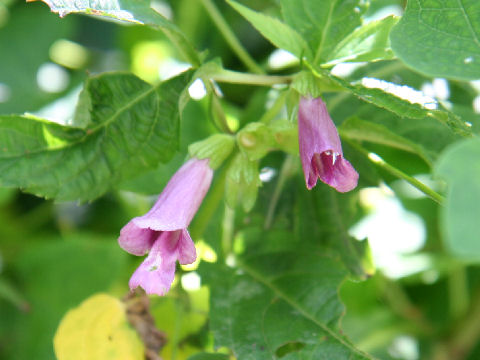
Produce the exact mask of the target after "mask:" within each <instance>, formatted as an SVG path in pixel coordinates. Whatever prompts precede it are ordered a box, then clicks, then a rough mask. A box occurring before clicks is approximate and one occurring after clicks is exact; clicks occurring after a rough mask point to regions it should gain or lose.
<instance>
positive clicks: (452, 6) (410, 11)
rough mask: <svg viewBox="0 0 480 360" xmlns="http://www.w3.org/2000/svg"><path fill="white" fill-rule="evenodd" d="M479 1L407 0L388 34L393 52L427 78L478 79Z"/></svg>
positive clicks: (479, 64)
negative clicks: (401, 13)
mask: <svg viewBox="0 0 480 360" xmlns="http://www.w3.org/2000/svg"><path fill="white" fill-rule="evenodd" d="M479 13H480V2H478V1H477V0H462V1H460V0H444V1H430V0H414V1H412V0H410V1H408V3H407V9H406V11H405V14H404V16H403V17H402V19H401V20H400V22H399V23H398V25H396V26H395V27H394V28H393V29H392V32H391V35H390V38H391V41H392V49H393V51H394V53H395V55H397V56H398V57H399V58H400V59H401V60H402V61H404V62H405V63H406V64H407V65H408V66H410V67H411V68H412V69H415V70H417V71H420V72H422V73H424V74H427V75H430V76H438V77H446V78H451V79H461V80H473V79H479V78H480V35H479V34H480V17H479V16H478V14H479Z"/></svg>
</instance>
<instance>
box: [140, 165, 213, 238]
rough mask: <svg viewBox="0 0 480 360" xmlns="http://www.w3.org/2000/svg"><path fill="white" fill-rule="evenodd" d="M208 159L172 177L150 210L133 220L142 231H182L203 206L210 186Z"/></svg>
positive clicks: (211, 174)
mask: <svg viewBox="0 0 480 360" xmlns="http://www.w3.org/2000/svg"><path fill="white" fill-rule="evenodd" d="M212 177H213V170H212V169H211V168H210V167H209V166H208V159H203V160H198V159H195V158H194V159H191V160H189V161H187V162H186V163H185V164H184V165H183V166H182V167H181V168H180V169H178V171H177V172H176V173H175V174H174V175H173V176H172V178H171V179H170V181H169V182H168V184H167V186H166V187H165V189H164V190H163V191H162V193H161V194H160V196H159V198H158V200H157V202H156V203H155V205H154V206H153V208H152V209H151V210H150V211H149V212H148V213H146V214H145V215H143V216H140V217H137V218H134V219H132V221H133V222H134V223H135V225H137V226H138V227H141V228H150V229H152V230H157V231H173V230H180V229H185V228H187V227H188V225H189V224H190V221H191V220H192V218H193V216H194V215H195V213H196V212H197V210H198V208H199V206H200V204H201V203H202V200H203V198H204V197H205V194H206V193H207V191H208V188H209V187H210V183H211V182H212Z"/></svg>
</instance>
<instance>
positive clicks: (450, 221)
mask: <svg viewBox="0 0 480 360" xmlns="http://www.w3.org/2000/svg"><path fill="white" fill-rule="evenodd" d="M479 158H480V139H479V138H478V137H476V138H473V139H468V140H464V141H462V142H458V143H456V144H454V145H452V146H451V147H449V148H448V149H447V150H445V152H444V153H442V155H441V157H440V158H439V159H438V162H437V164H436V167H435V173H436V175H437V176H439V177H442V178H444V179H445V180H446V181H447V184H448V191H447V198H446V203H445V204H444V206H443V207H441V214H440V215H441V230H442V233H443V235H444V239H445V241H446V244H447V245H448V248H449V249H450V251H451V252H452V253H454V254H455V255H458V256H461V257H465V258H476V259H479V258H480V242H479V241H478V239H479V231H478V214H479V213H480V182H479V181H478V179H480V162H479V161H478V159H479Z"/></svg>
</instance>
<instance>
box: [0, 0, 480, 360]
mask: <svg viewBox="0 0 480 360" xmlns="http://www.w3.org/2000/svg"><path fill="white" fill-rule="evenodd" d="M242 3H243V4H245V5H246V6H249V7H250V8H253V9H256V10H264V11H266V12H268V11H271V9H272V8H273V7H272V5H275V4H277V3H278V1H276V0H270V1H268V0H264V1H253V0H249V1H243V2H242ZM216 4H217V5H218V7H219V9H220V10H221V12H222V14H223V16H224V17H225V18H226V20H227V21H228V23H229V24H230V26H231V27H232V29H233V30H234V32H235V33H236V34H237V35H238V36H239V38H240V41H241V42H242V44H244V45H245V47H246V48H247V50H248V51H249V53H250V54H252V56H253V57H254V58H255V59H256V60H257V61H258V62H259V63H260V64H262V65H266V66H269V65H268V64H269V60H270V61H271V54H272V52H273V50H274V47H273V46H272V45H271V44H270V43H269V42H267V41H266V40H265V39H263V38H262V37H261V36H260V35H259V34H258V33H257V32H256V31H255V30H254V29H253V27H251V26H250V25H249V24H248V23H247V22H246V21H245V20H244V19H243V18H242V17H240V16H239V15H238V13H236V12H235V11H234V10H233V9H232V8H231V7H230V6H228V5H227V4H226V3H225V2H224V1H216ZM404 5H405V4H404V2H403V1H402V0H388V1H384V0H376V1H375V0H374V1H371V6H370V9H369V12H368V13H367V15H368V14H370V15H373V14H375V13H377V12H378V11H380V10H383V9H385V8H387V7H390V8H391V7H393V8H394V9H396V11H399V12H401V10H402V8H403V7H404ZM155 6H156V7H157V8H158V9H161V10H162V11H163V13H164V14H166V15H169V14H170V16H173V20H174V22H175V23H176V24H177V25H178V26H179V27H180V28H181V29H182V31H183V32H184V33H185V34H186V37H187V38H188V39H190V40H191V41H192V43H193V44H194V45H195V47H196V48H197V49H199V50H205V51H206V52H207V51H208V52H207V53H206V56H207V57H208V58H215V57H220V58H221V59H222V61H223V64H224V66H225V67H226V68H229V69H234V70H245V69H244V68H243V66H242V64H241V63H240V62H239V61H238V59H237V57H236V56H235V55H234V54H233V53H232V51H231V50H230V49H229V47H228V46H227V44H226V43H225V41H224V39H223V38H222V36H221V35H220V34H219V33H218V31H217V30H216V28H215V27H214V26H213V25H212V22H211V20H210V18H209V16H208V14H207V13H206V11H205V10H204V8H203V7H202V5H201V3H200V2H199V1H198V0H170V1H157V2H155ZM184 66H185V64H184V63H183V62H182V59H181V58H180V57H179V55H178V54H177V53H176V50H175V49H174V48H173V47H172V45H171V43H170V42H169V41H168V40H167V39H166V38H165V37H164V36H163V35H162V34H161V33H159V32H157V31H154V30H151V29H148V28H146V27H140V26H133V25H132V26H120V25H118V24H116V23H114V22H106V21H99V20H97V19H94V18H90V17H87V16H79V15H69V16H67V17H65V18H63V19H60V18H59V17H58V16H57V15H55V14H52V13H50V11H49V9H48V7H47V6H46V5H45V4H43V3H40V2H38V3H29V4H26V3H25V2H23V1H20V0H0V113H1V114H10V113H23V112H29V113H33V114H36V115H39V116H42V117H46V118H48V119H51V120H54V121H63V120H65V119H68V117H69V116H71V114H72V113H73V110H74V106H75V102H76V100H77V96H78V93H79V91H80V89H81V85H82V82H83V80H84V79H85V78H86V76H87V74H95V73H100V72H104V71H111V70H126V71H131V72H133V73H134V74H136V75H137V76H139V77H140V78H142V79H144V80H146V81H148V82H151V83H155V82H158V81H160V80H162V79H164V78H166V77H168V76H170V75H171V74H172V73H173V72H175V71H176V70H177V69H179V68H182V67H184ZM291 70H292V69H291V68H290V69H288V71H291ZM273 71H274V72H276V73H279V74H282V73H283V71H284V70H282V69H275V70H273ZM365 75H367V76H370V77H377V78H381V79H384V80H387V81H392V82H395V83H398V84H403V85H409V86H412V87H414V88H416V89H420V88H422V87H423V88H424V89H426V90H429V91H431V92H432V91H433V92H435V91H437V92H438V91H441V89H445V87H442V86H441V85H438V83H437V86H434V85H435V82H434V81H433V79H431V78H427V77H424V76H421V75H419V74H417V73H415V72H413V71H411V70H409V69H407V68H405V67H404V66H403V65H402V64H401V63H400V62H399V61H397V60H391V61H382V62H378V63H371V64H368V65H367V66H363V67H361V68H359V69H357V70H355V71H353V72H351V73H350V74H349V75H346V76H347V77H348V78H349V79H351V80H355V79H361V78H362V77H363V76H365ZM439 89H440V90H439ZM447 89H448V94H447V95H445V94H438V93H436V94H435V93H433V96H436V97H437V98H439V97H441V96H444V99H443V100H445V101H447V100H448V101H450V102H451V103H453V104H454V106H453V111H455V112H457V113H458V114H461V115H462V116H464V118H465V119H467V120H468V121H470V122H471V123H472V128H473V130H474V132H476V133H478V132H479V131H480V117H479V114H478V113H475V112H474V109H473V107H472V103H473V101H474V99H475V98H476V97H477V95H478V89H477V90H475V88H474V87H472V86H470V85H469V84H467V83H463V82H457V81H450V82H448V84H447ZM221 90H222V92H223V94H224V97H223V98H222V99H221V102H222V105H223V107H224V109H225V111H226V114H227V117H228V120H229V122H230V124H231V126H232V127H237V128H238V127H239V126H241V125H244V124H246V123H248V122H251V121H257V120H258V119H259V118H260V117H261V116H262V115H263V113H264V111H265V109H264V103H265V101H267V100H268V99H269V98H272V97H273V98H274V97H275V96H277V95H278V91H279V90H269V89H266V88H258V87H251V86H243V85H242V86H239V85H228V84H222V86H221ZM445 96H446V97H445ZM325 98H326V102H327V104H328V106H329V110H330V112H331V115H332V118H333V119H335V121H336V123H337V124H338V125H339V124H342V122H343V121H346V119H347V118H349V117H351V115H352V114H355V115H356V116H358V117H359V118H363V119H365V118H368V119H369V121H372V122H378V123H382V124H388V126H390V127H391V128H395V129H396V131H397V132H402V133H403V134H404V135H405V137H407V138H408V139H411V140H412V141H414V142H418V143H421V145H422V147H423V148H424V150H425V153H427V154H428V156H427V157H430V158H431V159H435V158H436V157H437V156H438V151H439V150H441V149H443V148H444V147H445V146H446V145H447V144H449V143H451V142H453V141H455V140H457V139H456V138H455V135H453V134H452V133H451V132H448V131H445V129H444V128H442V126H440V125H439V124H438V123H437V122H433V121H432V123H425V128H419V127H416V126H413V125H412V124H411V123H409V120H407V119H400V118H396V117H395V116H394V115H392V113H387V112H381V111H378V109H377V108H374V107H373V106H372V105H369V104H365V103H363V102H360V101H359V100H357V99H356V98H353V97H352V96H351V95H350V96H349V95H346V94H345V93H340V94H337V93H332V94H328V95H327V96H326V97H325ZM267 103H268V101H267ZM400 120H401V121H400ZM410 122H412V121H410ZM213 132H215V127H214V125H213V124H212V122H211V121H210V115H209V104H208V99H206V98H204V99H202V100H199V101H190V102H189V104H188V106H187V108H186V110H185V113H184V117H183V119H182V125H181V145H180V151H179V152H178V153H177V155H176V156H175V157H174V159H173V160H171V161H170V162H169V163H167V164H165V165H160V166H159V167H158V169H155V170H152V171H149V172H147V173H143V174H139V176H138V177H137V178H135V179H133V180H129V181H127V182H124V183H122V184H121V185H120V186H119V187H118V189H117V190H116V191H112V192H110V193H108V194H107V195H105V196H104V197H102V198H100V199H98V200H96V201H95V202H93V203H88V204H75V203H58V204H56V203H54V202H52V201H46V200H43V199H39V198H36V197H34V196H31V195H28V194H24V193H21V192H19V191H17V190H11V189H3V188H2V189H0V358H1V359H6V360H7V359H8V360H10V359H11V360H16V359H35V360H43V359H45V360H47V359H52V358H53V356H54V355H53V344H52V339H53V335H54V333H55V330H56V328H57V326H58V323H59V321H60V319H61V318H62V316H63V315H64V314H65V312H66V311H67V310H69V309H71V308H73V307H75V306H78V304H79V303H80V302H82V301H83V300H84V299H86V298H88V297H89V296H91V295H93V294H94V293H97V292H107V293H109V294H111V295H114V296H117V297H119V298H121V297H123V296H124V295H125V294H126V293H127V291H128V287H127V284H128V278H129V276H130V274H131V273H132V271H133V270H134V269H135V268H136V266H138V264H139V263H140V261H141V259H139V258H136V257H134V256H130V255H128V254H126V253H125V252H123V251H122V250H121V249H120V248H119V247H118V246H117V243H116V239H117V237H118V234H119V230H120V229H121V227H122V226H123V225H124V224H125V223H126V222H127V221H128V220H129V219H130V218H131V217H132V216H136V215H139V214H142V213H144V212H146V211H147V210H148V209H149V207H150V206H151V204H152V202H153V201H154V200H155V196H154V195H155V194H158V193H159V192H160V191H161V189H162V188H163V186H164V185H165V183H166V181H167V180H168V179H169V177H170V176H171V175H172V174H173V172H174V171H175V170H176V169H177V168H178V166H179V165H180V164H181V163H182V162H183V161H184V158H185V154H186V152H187V150H186V149H187V146H188V145H189V144H190V143H192V142H194V141H198V140H201V139H203V138H205V137H206V136H208V135H210V134H211V133H213ZM0 147H1V144H0ZM368 150H370V151H374V152H375V153H377V154H379V155H381V156H382V157H383V158H384V159H385V160H387V161H388V162H389V163H390V164H393V165H395V166H397V167H398V168H401V169H402V170H404V171H405V172H407V173H408V174H409V175H418V174H428V173H429V172H430V164H428V162H427V161H426V160H425V159H423V158H421V157H419V156H417V155H416V154H411V153H408V152H406V151H403V150H397V149H392V148H389V147H386V146H383V145H374V144H369V145H368ZM344 151H345V153H346V158H348V159H349V160H350V161H351V162H352V163H354V164H355V167H356V168H357V170H358V171H359V172H360V173H361V175H362V176H361V178H360V181H361V183H360V185H361V186H362V187H364V189H363V190H362V191H360V192H357V193H355V195H353V197H352V196H348V197H343V196H341V195H337V194H332V192H331V191H330V190H329V189H326V188H325V187H322V186H317V188H315V190H313V191H312V192H311V193H309V196H306V194H307V191H306V190H305V189H304V187H303V186H302V185H303V179H302V178H301V176H300V175H299V171H298V170H299V164H298V161H297V165H296V166H293V165H291V164H290V165H289V166H290V167H288V166H286V165H285V164H286V162H285V160H284V159H285V155H284V154H283V153H279V152H274V153H271V154H269V155H268V156H267V157H266V158H264V159H263V160H262V168H263V172H262V176H263V177H264V180H263V181H264V185H263V187H262V189H261V190H260V193H259V198H258V201H257V204H256V206H255V208H254V209H253V211H252V212H250V213H248V214H244V213H243V212H242V211H241V210H238V211H236V212H232V210H230V209H229V208H227V207H225V205H224V203H223V200H222V196H223V186H224V184H222V183H221V181H219V180H218V179H216V180H215V182H214V184H213V186H212V189H211V190H210V193H209V195H208V196H207V198H206V201H205V202H206V203H207V205H204V207H206V208H208V209H209V210H208V211H209V212H208V214H207V215H208V216H207V215H202V210H201V211H200V213H199V216H197V218H196V219H195V220H194V222H193V224H192V227H191V233H192V237H193V238H194V239H195V240H196V241H197V245H198V249H199V253H200V255H201V256H200V258H201V260H200V262H207V263H208V262H215V260H216V259H217V258H221V257H222V256H223V254H222V253H223V252H225V244H229V242H230V243H231V245H230V246H231V247H232V248H233V251H234V252H236V253H238V254H241V253H243V252H248V251H257V250H261V249H263V250H265V249H275V250H279V249H280V250H284V249H290V248H292V247H295V246H296V245H295V244H302V245H304V246H306V247H308V246H311V247H312V248H315V249H316V250H317V249H318V247H319V246H320V248H321V246H323V244H322V241H317V239H324V238H327V237H328V236H327V235H325V231H326V230H325V229H330V227H322V226H319V225H316V224H322V225H324V224H325V222H326V221H327V222H328V221H333V220H332V219H331V218H332V215H331V213H330V210H331V208H332V206H333V205H332V204H333V203H336V204H339V206H341V214H342V215H341V216H342V218H346V219H345V223H357V225H358V226H355V228H354V229H353V230H352V229H349V230H352V231H353V232H354V233H355V234H357V235H358V237H366V236H368V237H369V242H370V246H371V247H372V253H373V258H374V260H375V263H376V265H377V267H378V271H377V272H375V274H374V275H373V274H370V275H372V276H371V277H370V278H369V279H368V280H366V281H350V280H348V281H345V282H343V284H342V286H341V288H340V295H341V299H342V301H343V302H344V304H345V306H346V309H347V312H346V315H345V316H344V318H343V320H342V326H343V332H344V333H345V334H347V335H348V336H349V337H350V338H351V339H352V341H353V342H354V343H355V344H356V345H357V346H358V347H359V348H360V349H362V350H365V351H367V352H369V353H371V354H372V355H374V356H376V357H378V358H380V359H405V360H416V359H429V358H432V359H437V360H441V359H453V358H454V357H449V356H451V355H449V354H457V353H456V351H464V352H465V356H464V357H461V355H458V356H459V357H455V359H457V358H458V359H463V358H465V359H467V358H468V359H471V360H475V359H479V358H480V342H479V341H478V339H479V337H480V330H479V329H478V327H479V325H478V324H480V290H479V289H480V271H479V268H478V266H476V265H475V264H472V263H465V262H460V261H459V260H457V259H455V258H454V257H451V256H449V255H448V253H447V252H445V251H444V245H443V244H442V241H441V238H440V235H439V229H438V228H439V224H438V211H439V208H438V205H437V204H435V203H434V202H432V201H431V200H430V199H428V198H426V197H424V196H421V195H420V194H419V193H418V192H416V191H415V190H414V189H413V188H412V187H410V186H408V184H406V183H405V182H403V181H400V180H397V179H395V178H393V177H392V176H391V175H390V174H388V173H384V172H383V171H382V170H379V169H377V168H374V167H373V165H372V164H371V163H369V162H367V161H366V160H365V159H363V158H362V157H361V156H360V155H359V154H356V153H355V151H353V150H352V148H351V147H350V146H349V145H348V143H345V144H344ZM288 164H289V163H287V165H288ZM219 171H220V172H221V171H224V170H222V169H220V170H219ZM279 176H282V177H283V178H284V181H285V183H284V184H283V189H292V190H291V191H290V190H289V191H282V187H281V188H280V190H279V188H278V182H277V179H278V177H279ZM218 178H220V177H218ZM380 179H383V182H384V183H383V185H382V186H381V187H378V186H377V185H378V184H379V180H380ZM427 180H428V179H427ZM387 186H388V187H387ZM432 186H437V188H440V189H441V186H442V184H438V183H437V184H435V183H432ZM391 189H393V190H394V191H395V192H392V190H391ZM279 191H280V193H278V192H279ZM310 195H311V196H310ZM272 197H277V200H278V205H277V206H276V205H273V206H272V204H271V199H272ZM334 197H335V199H334ZM336 198H338V199H336ZM329 199H330V200H329ZM212 204H213V205H214V206H212ZM355 204H360V205H355ZM212 208H213V211H211V209H212ZM329 213H330V214H329ZM265 214H267V220H265V218H264V215H265ZM269 216H270V217H271V218H269ZM232 217H233V218H234V228H233V229H232V228H229V227H228V225H229V224H230V223H229V222H228V221H225V219H229V218H230V219H231V218H232ZM320 219H321V220H320ZM325 219H327V220H325ZM328 219H330V220H328ZM362 219H363V220H362ZM360 220H362V221H363V222H361V221H360ZM267 223H268V225H267V226H266V227H268V228H269V231H268V232H265V231H264V230H263V229H264V226H265V225H266V224H267ZM372 229H373V230H372ZM259 239H261V241H259ZM196 266H198V263H197V264H195V265H194V266H190V267H182V269H180V270H179V271H177V277H176V282H175V283H174V287H173V289H172V291H170V293H169V294H168V295H167V296H166V297H162V298H160V297H152V298H151V306H152V308H151V312H152V315H153V316H154V318H155V322H156V325H157V327H158V328H159V329H160V330H161V331H163V332H165V334H166V337H167V339H168V343H167V345H166V347H164V349H163V351H162V353H161V355H162V356H163V358H165V359H177V360H181V359H187V358H188V357H189V356H191V355H194V354H196V353H198V352H201V351H213V350H214V349H213V339H212V334H211V333H210V332H209V323H208V314H209V313H208V312H209V305H208V296H209V294H208V289H207V288H206V287H205V286H202V287H199V284H198V281H199V279H198V274H196V272H192V270H195V268H196ZM212 266H213V265H212ZM368 266H370V267H371V264H370V265H368ZM206 269H207V270H204V272H205V273H208V269H210V267H207V268H206ZM370 270H371V269H370ZM215 271H216V270H215ZM200 273H202V272H201V271H200ZM372 273H373V271H372ZM206 277H207V278H208V275H207V276H206ZM475 316H476V317H475ZM220 350H221V351H220V352H222V349H220ZM225 352H226V353H228V351H225ZM467 354H469V355H468V357H467ZM280 355H281V354H280ZM201 358H203V357H202V356H201V355H197V357H192V358H191V359H201ZM205 358H209V359H213V358H214V357H205ZM218 358H219V359H220V358H223V356H221V355H218Z"/></svg>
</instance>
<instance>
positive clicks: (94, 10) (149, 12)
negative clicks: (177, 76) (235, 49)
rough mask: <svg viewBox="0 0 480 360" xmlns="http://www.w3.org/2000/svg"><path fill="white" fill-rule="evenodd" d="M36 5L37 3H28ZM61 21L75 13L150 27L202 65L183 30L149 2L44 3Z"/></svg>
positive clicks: (71, 0) (59, 0) (64, 0)
mask: <svg viewBox="0 0 480 360" xmlns="http://www.w3.org/2000/svg"><path fill="white" fill-rule="evenodd" d="M27 1H36V0H27ZM41 1H43V2H44V3H45V4H47V5H48V6H49V7H50V9H51V10H52V11H53V12H56V13H58V14H59V15H60V17H64V16H66V15H68V14H72V13H80V14H86V15H93V16H99V17H104V18H107V19H108V18H109V19H113V20H119V21H123V22H130V23H135V24H141V25H148V26H151V27H153V28H156V29H157V30H161V31H163V32H164V33H165V34H166V35H167V36H168V37H169V38H170V40H172V42H174V43H175V44H176V45H177V46H178V48H179V50H180V51H181V52H182V54H183V56H184V57H185V58H186V59H187V60H188V61H189V62H191V64H192V65H194V66H199V65H200V63H201V62H200V59H199V57H198V54H197V53H196V52H195V50H194V49H193V47H192V45H191V44H190V42H189V41H188V40H187V38H186V37H185V35H184V34H183V33H182V32H181V31H180V29H179V28H178V27H177V26H176V25H175V24H174V23H172V22H171V21H169V20H168V19H166V18H165V17H163V16H162V15H161V14H159V13H158V12H156V11H155V10H153V9H152V8H150V1H148V0H103V1H94V0H81V1H76V0H41Z"/></svg>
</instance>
